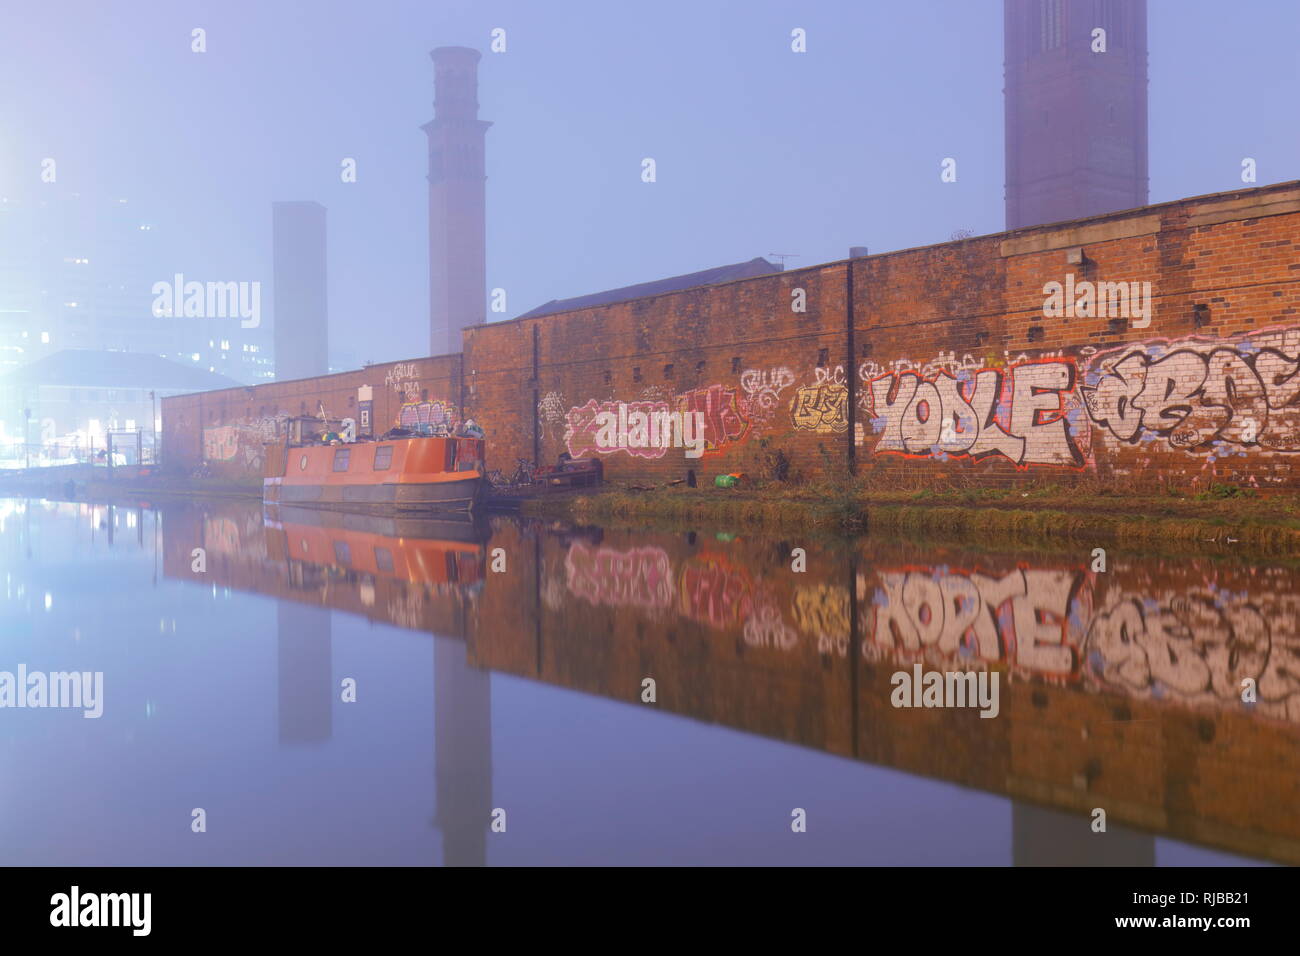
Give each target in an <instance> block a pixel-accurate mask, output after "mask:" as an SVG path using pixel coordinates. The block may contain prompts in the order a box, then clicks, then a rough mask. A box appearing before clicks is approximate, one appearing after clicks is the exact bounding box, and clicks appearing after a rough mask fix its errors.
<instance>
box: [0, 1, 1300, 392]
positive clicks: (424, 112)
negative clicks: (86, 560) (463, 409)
mask: <svg viewBox="0 0 1300 956" xmlns="http://www.w3.org/2000/svg"><path fill="white" fill-rule="evenodd" d="M0 13H3V17H2V18H0V24H2V29H0V90H2V91H3V93H0V195H3V196H13V197H19V198H25V199H33V198H39V197H40V196H41V195H42V191H46V192H45V194H46V195H50V194H53V193H55V192H79V193H81V194H83V195H96V196H113V197H117V196H121V197H127V198H129V199H130V201H131V202H132V203H134V204H136V206H137V207H138V208H139V209H140V210H141V213H142V215H146V216H147V217H148V218H149V219H150V220H151V221H154V222H157V223H158V224H159V228H161V229H163V230H164V231H165V236H166V237H167V241H166V242H165V243H164V248H165V256H166V258H165V260H164V261H160V262H159V263H158V270H157V271H158V278H159V279H169V278H170V277H171V274H172V273H173V272H183V273H184V274H185V275H186V276H187V278H194V279H199V280H222V281H226V280H261V281H262V282H263V283H264V284H265V285H266V286H267V287H268V289H269V286H270V280H271V228H270V227H271V206H270V204H271V202H272V201H274V200H297V199H314V200H317V201H319V202H321V203H322V204H324V205H325V206H326V207H327V208H328V210H329V213H328V215H329V219H328V221H329V269H330V274H329V293H330V301H329V311H330V335H331V356H332V359H333V363H334V364H335V365H345V366H354V365H358V364H360V362H361V361H363V360H366V359H371V360H375V361H384V360H391V359H397V358H403V357H408V356H414V355H420V354H423V353H424V352H425V351H426V350H427V339H428V318H427V317H428V266H427V255H428V235H427V218H426V217H427V213H426V210H427V191H426V182H425V174H426V171H427V169H426V142H425V137H424V134H423V133H422V132H421V130H420V128H419V127H420V125H421V124H423V123H425V122H427V121H428V120H430V119H431V118H432V117H433V106H432V101H433V67H432V63H431V61H430V59H429V51H430V50H431V49H432V48H433V47H435V46H442V45H465V46H473V47H476V48H478V49H479V50H481V51H483V53H484V56H483V60H482V62H481V64H480V70H479V78H480V91H479V101H480V104H481V109H480V116H481V117H482V118H483V119H487V120H490V121H492V123H493V124H494V125H493V127H492V128H491V129H490V130H489V131H488V134H487V168H488V286H489V288H491V287H497V286H499V287H503V288H505V289H506V291H507V296H508V311H507V313H506V314H505V315H504V316H499V315H492V314H491V313H489V318H509V317H513V316H515V315H518V314H519V313H521V312H524V311H526V310H528V309H530V308H532V307H534V306H536V305H539V304H541V303H543V302H546V301H548V300H550V299H553V298H562V297H566V296H571V295H580V294H583V293H588V292H594V291H598V290H601V289H605V288H610V287H614V286H619V285H624V284H629V283H634V282H642V281H647V280H651V279H656V278H661V277H664V276H668V275H673V274H677V273H681V272H688V271H694V270H697V269H704V268H709V267H712V266H717V265H722V264H724V263H730V262H738V261H742V260H746V259H750V258H753V257H754V256H759V255H768V254H769V253H794V254H798V257H797V258H793V259H791V260H789V263H788V266H789V267H798V266H803V265H813V264H816V263H818V262H824V261H830V260H834V259H840V258H843V257H844V256H845V255H846V254H847V250H848V247H849V246H850V245H866V246H868V247H869V248H870V250H871V251H872V252H873V253H874V252H883V251H887V250H890V249H899V248H906V247H909V246H915V245H924V244H929V243H933V242H942V241H946V240H947V239H948V238H949V236H950V235H951V234H952V232H953V231H954V230H957V229H968V230H972V231H974V232H975V233H977V234H983V233H989V232H997V231H1000V230H1001V229H1002V228H1003V197H1004V193H1003V118H1002V117H1003V113H1002V110H1003V103H1002V3H1001V2H1000V0H971V2H966V0H907V2H888V3H886V2H880V0H859V2H820V3H816V4H811V3H807V2H777V0H734V2H733V0H725V2H724V0H685V2H681V0H654V2H650V3H644V4H635V3H627V4H623V3H609V2H603V0H601V2H597V0H583V2H559V0H551V2H547V0H522V2H500V3H496V2H469V0H464V2H438V0H421V2H413V0H371V2H366V3H342V2H313V3H308V2H265V0H257V2H254V0H222V2H212V3H194V2H177V0H167V2H162V0H158V2H154V0H147V2H138V0H132V2H130V3H125V2H118V3H106V2H103V0H79V2H62V0H36V2H19V0H0ZM194 27H203V28H204V29H205V30H206V31H207V47H208V49H207V52H206V53H203V54H196V53H192V52H191V51H190V31H191V30H192V29H193V28H194ZM495 27H501V28H503V29H505V30H506V31H507V34H506V36H507V43H508V50H507V52H506V53H503V54H493V53H490V52H488V45H489V42H490V36H489V34H490V31H491V30H492V29H493V28H495ZM795 27H802V28H803V29H805V30H806V31H807V37H808V52H807V53H805V54H795V53H792V52H791V50H790V31H791V30H792V29H793V28H795ZM1149 35H1150V62H1151V68H1150V75H1151V85H1150V163H1151V166H1150V172H1151V202H1153V203H1154V202H1162V201H1166V200H1170V199H1176V198H1180V197H1183V196H1192V195H1199V194H1202V193H1208V192H1217V191H1220V190H1228V189H1236V188H1241V187H1242V185H1243V184H1242V183H1241V180H1240V164H1241V160H1242V158H1243V157H1246V156H1250V157H1253V158H1255V159H1256V160H1257V162H1258V164H1259V184H1260V185H1263V184H1266V183H1271V182H1279V181H1284V180H1289V179H1295V178H1300V124H1298V123H1297V121H1296V106H1295V104H1296V103H1297V101H1300V96H1298V95H1297V94H1300V66H1297V61H1298V59H1300V58H1298V57H1297V55H1296V48H1297V41H1300V4H1296V3H1294V2H1292V0H1232V2H1229V0H1151V2H1150V4H1149ZM647 156H648V157H653V158H654V159H655V160H656V162H657V165H658V182H656V183H654V184H646V183H643V182H642V181H641V178H640V171H641V165H640V164H641V160H642V158H643V157H647ZM949 156H951V157H954V158H955V159H956V160H957V162H958V181H957V182H956V183H942V182H941V181H940V178H939V172H940V169H939V164H940V162H941V160H942V159H943V158H944V157H949ZM45 157H53V158H55V159H56V160H57V162H58V174H59V176H58V182H57V183H55V184H43V183H41V181H40V169H41V165H40V164H41V160H42V159H43V158H45ZM344 157H353V158H355V159H356V160H357V164H358V180H359V181H358V182H357V183H355V184H345V183H343V182H341V181H340V176H339V172H340V162H341V161H342V160H343V158H344Z"/></svg>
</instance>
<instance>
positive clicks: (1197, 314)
mask: <svg viewBox="0 0 1300 956" xmlns="http://www.w3.org/2000/svg"><path fill="white" fill-rule="evenodd" d="M1192 322H1193V323H1194V324H1195V325H1196V327H1197V328H1198V329H1201V328H1204V327H1205V326H1207V325H1209V324H1210V307H1209V306H1208V305H1206V304H1205V303H1204V302H1198V303H1196V305H1194V306H1192Z"/></svg>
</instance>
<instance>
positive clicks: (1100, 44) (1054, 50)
mask: <svg viewBox="0 0 1300 956" xmlns="http://www.w3.org/2000/svg"><path fill="white" fill-rule="evenodd" d="M1003 14H1004V31H1005V38H1006V39H1005V46H1006V53H1005V69H1006V82H1005V92H1006V164H1007V168H1006V190H1007V192H1006V209H1007V228H1008V229H1020V228H1022V227H1025V226H1036V225H1041V224H1043V223H1049V222H1063V221H1065V220H1070V219H1083V218H1086V217H1088V216H1097V215H1101V214H1102V213H1107V212H1116V211H1118V210H1121V209H1131V208H1133V207H1135V206H1145V205H1146V204H1147V201H1148V199H1147V197H1148V190H1147V185H1148V179H1147V5H1146V0H1005V6H1004V10H1003ZM1103 50H1104V52H1102V51H1103Z"/></svg>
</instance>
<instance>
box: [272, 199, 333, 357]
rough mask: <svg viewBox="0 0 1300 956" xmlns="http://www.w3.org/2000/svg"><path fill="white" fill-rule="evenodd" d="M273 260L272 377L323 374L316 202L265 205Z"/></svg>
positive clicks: (325, 337)
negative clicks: (269, 209) (269, 217)
mask: <svg viewBox="0 0 1300 956" xmlns="http://www.w3.org/2000/svg"><path fill="white" fill-rule="evenodd" d="M271 233H272V246H273V254H274V256H275V265H274V269H275V320H274V321H275V377H276V378H277V379H278V380H280V381H285V380H286V379H296V378H310V377H312V376H314V375H326V374H328V373H329V370H330V369H329V330H328V319H329V316H328V310H327V308H326V272H325V207H324V206H322V205H321V204H320V203H318V202H310V201H306V202H277V203H272V204H271Z"/></svg>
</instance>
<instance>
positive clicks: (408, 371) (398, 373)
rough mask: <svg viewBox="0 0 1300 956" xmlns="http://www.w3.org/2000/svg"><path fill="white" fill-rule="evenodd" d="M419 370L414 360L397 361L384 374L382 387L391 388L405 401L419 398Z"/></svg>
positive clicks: (414, 400)
mask: <svg viewBox="0 0 1300 956" xmlns="http://www.w3.org/2000/svg"><path fill="white" fill-rule="evenodd" d="M418 376H419V372H418V370H417V369H416V367H415V363H414V362H399V363H397V364H396V365H394V366H393V367H392V368H390V369H389V370H388V374H387V375H385V376H384V387H385V388H391V389H393V390H394V391H395V392H397V393H398V394H399V395H401V396H402V397H403V399H404V400H405V401H407V402H418V401H419V400H420V380H419V377H418Z"/></svg>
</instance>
